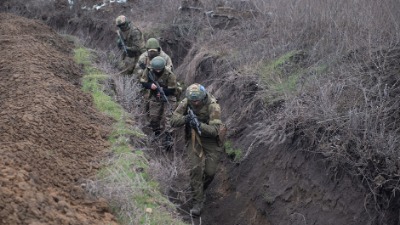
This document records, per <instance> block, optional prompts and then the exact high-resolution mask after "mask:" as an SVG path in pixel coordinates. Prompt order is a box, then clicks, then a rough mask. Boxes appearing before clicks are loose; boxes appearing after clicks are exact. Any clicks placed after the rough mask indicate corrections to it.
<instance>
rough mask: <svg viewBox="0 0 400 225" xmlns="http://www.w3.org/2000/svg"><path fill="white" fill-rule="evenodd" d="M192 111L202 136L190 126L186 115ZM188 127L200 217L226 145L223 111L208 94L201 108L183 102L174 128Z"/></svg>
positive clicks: (176, 116) (174, 117)
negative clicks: (222, 129)
mask: <svg viewBox="0 0 400 225" xmlns="http://www.w3.org/2000/svg"><path fill="white" fill-rule="evenodd" d="M189 106H190V108H192V110H193V112H194V114H195V115H196V116H197V118H198V120H199V122H200V124H201V125H200V130H201V135H198V134H197V133H195V131H194V129H191V128H190V126H189V125H188V124H187V121H186V117H187V116H186V115H187V114H188V107H189ZM185 124H186V131H187V132H186V135H187V138H186V140H187V143H186V148H187V151H188V156H189V159H190V165H191V170H190V178H191V180H190V185H191V187H192V190H193V192H194V194H193V199H194V203H195V204H194V208H196V207H198V208H199V212H198V214H200V211H201V208H202V205H203V202H204V190H205V189H206V188H207V187H208V185H209V184H210V183H211V181H212V180H213V179H214V175H215V173H216V169H217V166H218V162H219V158H220V155H221V153H222V151H223V147H222V143H221V141H220V140H219V133H220V128H221V127H222V126H225V125H223V123H222V121H221V108H220V106H219V104H218V103H217V100H216V99H215V98H214V97H213V96H212V95H211V94H210V93H208V92H207V94H206V97H205V99H204V100H203V104H202V105H201V106H199V107H197V108H196V107H194V106H191V103H190V101H189V100H188V99H187V98H185V99H183V100H182V101H181V102H180V103H179V105H178V107H177V108H176V110H175V111H174V113H173V115H172V118H171V125H172V126H173V127H180V126H183V125H185Z"/></svg>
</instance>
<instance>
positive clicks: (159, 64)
mask: <svg viewBox="0 0 400 225" xmlns="http://www.w3.org/2000/svg"><path fill="white" fill-rule="evenodd" d="M165 64H166V62H165V59H164V58H163V57H161V56H157V57H154V59H152V60H151V62H150V65H151V68H153V69H154V70H162V69H164V68H165Z"/></svg>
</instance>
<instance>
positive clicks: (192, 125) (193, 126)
mask: <svg viewBox="0 0 400 225" xmlns="http://www.w3.org/2000/svg"><path fill="white" fill-rule="evenodd" d="M189 124H190V127H191V128H193V129H197V124H196V121H195V120H190V123H189ZM199 126H200V124H199ZM199 128H200V127H199Z"/></svg>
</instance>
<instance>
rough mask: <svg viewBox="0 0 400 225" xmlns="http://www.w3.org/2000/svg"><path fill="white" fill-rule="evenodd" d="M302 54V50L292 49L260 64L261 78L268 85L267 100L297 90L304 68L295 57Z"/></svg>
mask: <svg viewBox="0 0 400 225" xmlns="http://www.w3.org/2000/svg"><path fill="white" fill-rule="evenodd" d="M302 54H303V52H302V51H290V52H288V53H286V54H284V55H282V56H280V57H278V58H277V59H275V60H273V61H269V62H267V63H263V64H262V65H261V66H259V73H260V74H261V79H262V81H263V83H264V85H265V86H266V87H267V88H266V90H267V97H266V99H267V102H271V101H277V100H280V99H283V97H284V95H285V94H287V93H291V92H293V91H295V90H296V85H297V83H298V80H299V78H300V76H301V75H302V74H303V73H304V69H302V68H299V66H298V65H297V64H296V62H293V59H294V58H296V57H297V56H300V55H302Z"/></svg>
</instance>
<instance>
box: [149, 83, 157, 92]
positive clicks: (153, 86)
mask: <svg viewBox="0 0 400 225" xmlns="http://www.w3.org/2000/svg"><path fill="white" fill-rule="evenodd" d="M150 88H151V90H153V91H154V90H156V89H157V85H155V84H154V83H152V84H151V87H150Z"/></svg>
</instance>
